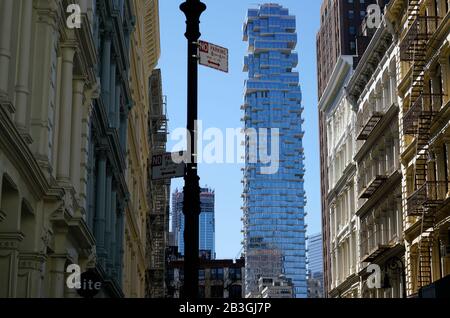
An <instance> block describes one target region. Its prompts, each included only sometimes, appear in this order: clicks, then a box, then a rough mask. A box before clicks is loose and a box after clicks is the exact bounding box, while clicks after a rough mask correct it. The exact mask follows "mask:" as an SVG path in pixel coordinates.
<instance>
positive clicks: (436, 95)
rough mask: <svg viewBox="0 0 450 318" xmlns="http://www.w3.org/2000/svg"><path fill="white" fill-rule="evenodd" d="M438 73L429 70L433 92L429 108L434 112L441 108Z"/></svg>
mask: <svg viewBox="0 0 450 318" xmlns="http://www.w3.org/2000/svg"><path fill="white" fill-rule="evenodd" d="M438 75H439V74H437V73H436V72H435V71H432V72H430V79H431V93H432V94H433V95H432V105H431V110H433V111H436V112H437V111H439V110H441V107H442V104H441V95H440V94H442V91H441V83H439V81H440V77H439V76H438Z"/></svg>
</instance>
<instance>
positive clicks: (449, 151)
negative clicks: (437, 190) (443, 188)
mask: <svg viewBox="0 0 450 318" xmlns="http://www.w3.org/2000/svg"><path fill="white" fill-rule="evenodd" d="M444 144H445V151H446V158H447V164H446V166H447V198H449V197H450V138H447V139H444Z"/></svg>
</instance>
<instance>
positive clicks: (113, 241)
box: [109, 189, 117, 277]
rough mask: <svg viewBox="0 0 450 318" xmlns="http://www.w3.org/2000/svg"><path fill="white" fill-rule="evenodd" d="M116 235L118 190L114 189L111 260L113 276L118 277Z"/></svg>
mask: <svg viewBox="0 0 450 318" xmlns="http://www.w3.org/2000/svg"><path fill="white" fill-rule="evenodd" d="M116 235H117V190H116V189H113V192H112V194H111V242H110V249H109V250H110V256H109V258H110V260H111V276H113V277H116V275H117V268H116V266H115V264H116V255H117V251H116V240H117V238H116Z"/></svg>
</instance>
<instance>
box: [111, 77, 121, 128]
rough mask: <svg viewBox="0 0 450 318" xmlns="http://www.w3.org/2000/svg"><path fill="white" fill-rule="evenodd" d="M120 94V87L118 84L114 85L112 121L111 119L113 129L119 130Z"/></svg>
mask: <svg viewBox="0 0 450 318" xmlns="http://www.w3.org/2000/svg"><path fill="white" fill-rule="evenodd" d="M121 94H122V89H121V86H120V83H116V99H115V101H116V104H115V106H114V108H115V110H114V115H115V117H114V119H113V123H114V128H116V129H119V128H120V98H121Z"/></svg>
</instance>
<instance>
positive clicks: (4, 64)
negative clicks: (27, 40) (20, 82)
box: [0, 0, 14, 99]
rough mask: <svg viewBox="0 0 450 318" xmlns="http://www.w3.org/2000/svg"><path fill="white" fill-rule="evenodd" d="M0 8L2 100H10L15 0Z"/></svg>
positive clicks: (0, 88) (5, 0)
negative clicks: (9, 86)
mask: <svg viewBox="0 0 450 318" xmlns="http://www.w3.org/2000/svg"><path fill="white" fill-rule="evenodd" d="M0 4H1V7H0V9H1V10H0V98H1V99H9V98H8V84H9V68H10V62H11V36H12V34H11V33H12V32H11V30H12V18H13V7H14V0H3V1H2V2H1V3H0Z"/></svg>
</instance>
